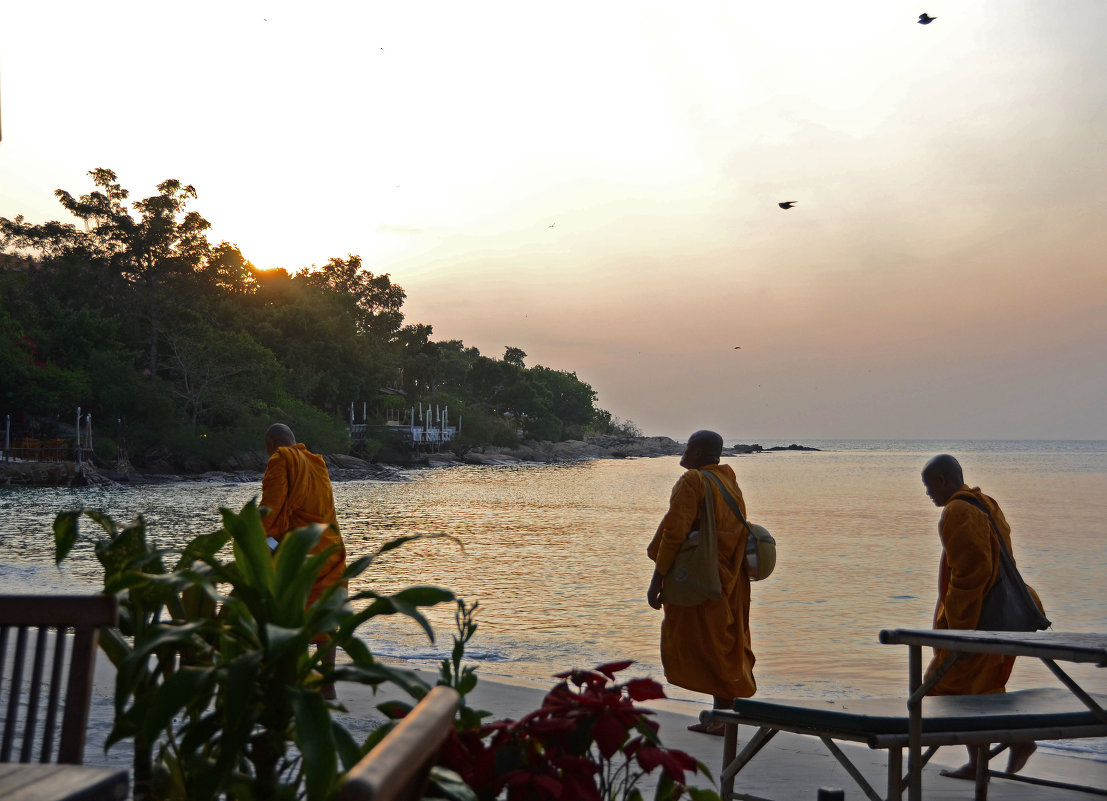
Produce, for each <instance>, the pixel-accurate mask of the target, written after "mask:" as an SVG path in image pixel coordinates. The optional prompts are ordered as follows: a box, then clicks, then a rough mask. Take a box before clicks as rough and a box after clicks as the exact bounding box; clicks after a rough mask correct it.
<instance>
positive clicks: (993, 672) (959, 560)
mask: <svg viewBox="0 0 1107 801" xmlns="http://www.w3.org/2000/svg"><path fill="white" fill-rule="evenodd" d="M965 496H971V497H973V498H975V499H976V500H977V501H979V502H981V503H983V504H984V505H985V506H986V507H987V508H988V509H989V510H990V511H991V513H992V519H994V520H995V521H996V528H998V529H999V532H1000V534H1002V535H1003V541H1004V544H1005V545H1006V546H1007V552H1008V553H1010V554H1011V559H1012V561H1013V560H1014V558H1015V555H1014V551H1013V550H1012V548H1011V526H1010V525H1008V523H1007V519H1006V518H1005V517H1004V516H1003V511H1002V510H1001V509H1000V508H999V504H997V503H996V502H995V500H993V499H992V498H990V497H988V496H987V495H985V494H984V493H982V492H981V491H980V488H979V487H972V488H970V487H968V486H965V485H962V487H961V489H959V490H957V492H955V493H954V494H953V497H952V498H951V499H950V500H949V502H948V503H947V504H946V506H945V509H943V511H942V518H941V520H940V522H939V523H938V536H939V537H941V540H942V559H941V562H940V563H939V567H938V605H937V607H936V608H935V610H934V628H936V629H975V628H976V626H977V622H978V621H979V620H980V608H981V605H982V604H983V603H984V597H985V596H986V595H987V594H988V590H990V589H991V588H992V585H993V584H994V583H995V580H996V575H997V574H998V573H999V559H1000V550H999V542H998V541H997V540H996V536H995V532H994V530H993V529H992V524H991V523H990V522H989V521H988V516H987V515H986V514H984V512H982V511H981V510H980V509H978V508H977V507H975V506H973V505H972V504H971V503H969V502H968V501H964V500H961V498H963V497H965ZM1030 592H1031V595H1033V596H1034V600H1035V602H1037V604H1038V606H1039V607H1041V605H1042V604H1041V601H1040V600H1039V599H1038V596H1037V594H1035V593H1034V591H1033V590H1031V591H1030ZM946 655H947V652H946V651H944V650H942V649H940V648H935V649H934V659H933V660H932V661H931V663H930V666H929V667H928V668H927V670H926V673H927V676H929V675H930V674H931V673H932V672H933V671H934V670H936V669H937V667H938V665H940V664H941V663H942V661H943V660H944V659H945V658H946ZM1014 666H1015V657H1013V656H1004V655H1003V654H975V655H972V656H963V657H961V659H960V660H958V661H957V663H956V664H954V666H953V667H952V668H950V670H949V672H948V673H946V674H945V675H944V676H943V677H942V678H941V680H940V681H939V682H938V684H937V685H936V686H935V687H934V689H933V690H931V695H980V694H985V693H1001V692H1004V691H1005V690H1006V685H1007V679H1009V678H1010V677H1011V670H1012V668H1013V667H1014Z"/></svg>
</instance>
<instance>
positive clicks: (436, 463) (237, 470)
mask: <svg viewBox="0 0 1107 801" xmlns="http://www.w3.org/2000/svg"><path fill="white" fill-rule="evenodd" d="M814 450H818V449H817V448H811V447H808V446H805V445H787V446H773V447H770V448H762V447H761V446H760V445H756V444H755V445H735V446H734V447H731V448H726V449H724V451H723V455H724V456H740V455H746V454H758V453H771V452H773V451H814ZM683 451H684V445H683V444H681V443H679V442H677V441H676V440H674V439H671V438H669V437H625V438H620V437H589V438H588V439H585V440H568V441H566V442H533V441H527V442H524V443H522V444H521V445H520V446H519V447H517V448H498V447H493V446H484V447H476V448H471V449H469V450H467V451H465V452H464V453H462V454H460V455H459V454H455V453H453V452H451V451H444V452H442V453H433V454H424V455H420V456H418V457H415V458H413V459H412V461H411V462H408V463H404V464H381V463H377V462H368V461H366V460H364V459H358V458H357V457H354V456H348V455H345V454H326V455H324V457H323V458H324V459H325V460H326V462H327V468H328V470H329V471H330V474H331V480H332V481H356V480H366V479H368V480H374V481H402V480H404V478H405V471H407V470H412V469H420V468H427V467H449V466H452V465H462V464H475V465H514V464H553V463H558V462H579V461H588V460H591V459H641V458H651V457H657V456H679V455H680V454H681V453H682V452H683ZM265 463H266V455H265V452H264V451H260V450H259V451H250V452H246V453H242V454H239V455H237V456H234V457H231V458H229V459H227V460H226V461H225V462H224V463H223V464H222V465H220V468H221V469H220V470H215V471H206V472H192V473H179V472H173V470H172V467H171V466H170V465H169V464H165V465H153V466H152V468H153V469H149V470H143V471H138V470H135V469H133V468H130V467H129V466H127V468H129V469H107V468H104V467H97V466H96V465H93V464H90V463H84V464H81V465H76V464H74V463H73V462H17V461H10V462H9V461H0V487H2V486H23V487H86V486H110V485H115V484H167V483H171V482H175V481H219V482H225V483H229V482H243V483H245V482H251V481H259V480H260V479H261V476H262V473H264V472H265Z"/></svg>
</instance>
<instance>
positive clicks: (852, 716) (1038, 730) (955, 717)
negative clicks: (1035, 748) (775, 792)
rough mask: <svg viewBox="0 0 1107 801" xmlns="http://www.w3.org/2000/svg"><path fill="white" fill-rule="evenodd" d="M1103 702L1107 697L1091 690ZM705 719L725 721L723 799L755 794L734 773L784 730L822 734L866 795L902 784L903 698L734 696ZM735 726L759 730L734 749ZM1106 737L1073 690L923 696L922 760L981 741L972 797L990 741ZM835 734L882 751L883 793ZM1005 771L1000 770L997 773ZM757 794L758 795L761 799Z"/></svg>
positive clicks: (893, 799)
mask: <svg viewBox="0 0 1107 801" xmlns="http://www.w3.org/2000/svg"><path fill="white" fill-rule="evenodd" d="M1093 698H1094V699H1095V700H1096V701H1097V702H1098V703H1099V704H1100V705H1101V706H1103V705H1105V704H1107V698H1104V697H1101V696H1093ZM700 720H702V721H703V722H704V723H724V724H726V732H725V735H724V738H723V770H722V773H721V775H720V778H719V783H720V786H721V790H722V792H721V793H720V795H721V796H722V797H723V798H724V799H753V798H757V797H756V796H751V795H748V794H745V793H742V792H735V790H734V783H735V777H736V776H737V774H738V773H739V771H741V770H742V769H743V768H744V767H746V765H747V764H748V763H749V762H750V760H752V759H753V758H754V756H756V755H757V753H758V752H759V751H760V750H761V749H762V748H763V747H764V746H765V745H766V744H767V743H768V742H769V741H770V740H771V739H772V738H773V737H774V736H776V734H777V732H781V731H787V732H795V733H797V734H806V735H811V736H814V737H818V738H819V739H820V740H822V742H823V744H824V745H825V746H826V748H827V750H828V751H830V753H831V754H833V755H834V757H835V759H837V760H838V761H839V763H841V765H842V766H843V767H844V768H845V769H846V772H848V773H849V775H850V776H851V777H852V778H853V779H854V781H855V782H857V785H858V787H860V789H861V790H862V792H863V793H864V794H865V796H866V797H867V798H869V799H871V801H884V799H887V800H888V801H898V799H900V798H902V793H903V790H904V788H905V787H906V786H907V777H905V776H903V775H902V772H903V749H904V748H906V747H907V744H908V737H909V732H908V715H907V707H906V704H905V703H904V701H903V700H902V699H897V698H866V699H857V700H849V701H840V702H835V703H827V702H815V701H811V700H793V701H785V700H779V701H755V700H753V699H748V698H740V699H737V700H736V701H735V702H734V708H733V710H730V709H721V710H720V709H715V710H708V711H704V712H701V713H700ZM739 725H743V726H753V727H755V728H756V729H757V730H758V731H757V733H756V734H754V735H753V737H752V738H751V739H750V741H749V742H748V743H747V744H746V746H745V748H743V749H742V751H741V753H737V740H738V735H737V729H738V726H739ZM1104 736H1107V723H1105V722H1104V721H1102V720H1099V719H1098V717H1097V716H1096V714H1095V713H1094V712H1092V711H1091V710H1089V709H1076V708H1075V706H1074V699H1073V696H1072V694H1071V693H1069V692H1067V691H1066V690H1061V689H1054V688H1040V689H1034V690H1020V691H1018V692H1010V693H996V694H992V695H957V696H952V695H947V696H938V697H930V696H928V697H926V698H925V699H923V717H922V745H923V746H924V747H926V748H927V749H928V750H927V752H926V753H925V754H924V755H923V759H922V764H923V765H925V764H926V763H927V761H929V759H930V757H931V756H933V754H934V753H935V752H936V751H937V749H938V748H939V747H940V746H943V745H958V744H960V745H968V746H974V747H977V746H978V747H979V751H978V754H980V756H982V757H983V760H984V762H983V765H982V770H983V775H982V776H981V777H980V779H979V780H978V783H977V788H976V796H975V797H976V798H977V799H978V801H983V799H985V798H986V797H987V776H988V773H987V761H986V760H987V759H988V757H989V756H990V754H989V752H988V748H987V745H988V744H989V743H1000V742H1004V743H1011V742H1028V741H1035V740H1056V739H1065V738H1077V737H1104ZM835 741H846V742H856V743H863V744H865V745H867V746H868V747H869V748H873V749H886V750H887V751H888V774H887V785H886V795H884V796H882V795H880V794H879V793H878V792H877V790H876V789H875V788H874V787H872V785H870V784H869V782H868V781H867V780H866V779H865V777H864V776H863V775H862V774H861V772H860V770H858V769H857V767H856V766H855V765H854V764H853V763H852V762H851V761H850V759H849V757H848V756H847V755H846V753H845V752H844V751H842V749H841V748H839V747H838V745H837V743H836V742H835ZM1001 775H1004V776H1005V777H1006V774H1001ZM1035 783H1045V784H1049V785H1050V786H1055V787H1063V788H1066V789H1073V790H1082V791H1085V792H1087V791H1088V790H1089V788H1084V787H1077V786H1074V785H1070V784H1063V783H1060V782H1044V781H1038V782H1035ZM762 801H763V800H762Z"/></svg>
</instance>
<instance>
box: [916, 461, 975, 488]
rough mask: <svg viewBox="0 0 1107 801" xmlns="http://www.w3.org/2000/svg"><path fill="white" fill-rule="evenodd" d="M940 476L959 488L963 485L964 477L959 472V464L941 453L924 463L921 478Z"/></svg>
mask: <svg viewBox="0 0 1107 801" xmlns="http://www.w3.org/2000/svg"><path fill="white" fill-rule="evenodd" d="M928 475H929V476H941V477H942V478H944V479H945V480H946V481H950V482H952V483H954V484H956V485H957V486H958V487H960V486H961V485H962V484H964V483H965V475H964V473H963V472H962V471H961V463H960V462H958V461H957V460H956V459H954V458H953V457H952V456H950V455H949V454H948V453H941V454H938V455H937V456H935V457H934V458H933V459H931V460H930V461H929V462H927V463H926V467H924V468H923V476H924V477H925V476H928Z"/></svg>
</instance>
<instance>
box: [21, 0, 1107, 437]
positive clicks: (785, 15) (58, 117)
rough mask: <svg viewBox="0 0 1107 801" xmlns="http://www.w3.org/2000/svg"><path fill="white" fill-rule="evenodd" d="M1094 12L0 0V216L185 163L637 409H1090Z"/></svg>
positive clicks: (1097, 129) (259, 212) (224, 234)
mask: <svg viewBox="0 0 1107 801" xmlns="http://www.w3.org/2000/svg"><path fill="white" fill-rule="evenodd" d="M922 11H926V12H928V13H929V14H931V15H933V16H936V17H937V20H936V21H935V22H933V23H932V24H930V25H928V26H922V25H919V24H917V23H916V20H917V19H918V15H919V13H920V12H922ZM1105 30H1107V2H1104V1H1103V0H1057V1H1056V2H1050V1H1049V0H1026V1H1025V2H1024V1H1023V0H994V1H984V0H981V2H971V0H960V2H941V3H929V2H927V3H919V2H916V3H906V2H901V1H900V0H872V1H871V2H864V1H861V0H851V1H850V2H844V3H838V4H828V3H825V2H804V1H803V0H789V2H786V3H783V2H759V3H753V2H739V0H729V1H728V2H713V3H708V2H681V3H673V2H664V3H660V2H656V3H655V2H641V1H640V0H635V1H634V2H617V3H616V2H610V3H604V2H596V0H590V2H579V3H577V2H561V3H556V4H549V3H543V4H539V3H526V2H518V0H513V1H512V2H502V3H487V2H472V3H457V2H422V3H416V2H406V3H405V2H349V3H344V2H343V3H338V2H334V3H327V2H321V3H316V4H311V3H303V2H296V3H279V2H225V1H223V2H217V3H216V2H189V3H161V2H157V3H154V2H148V0H145V1H144V2H134V3H130V2H127V3H124V2H112V0H104V2H99V3H88V2H80V3H76V2H73V3H64V2H60V3H55V2H16V1H15V0H0V104H2V105H0V107H2V113H3V117H2V123H3V141H2V142H0V216H6V217H13V216H15V215H16V214H24V215H25V216H26V217H27V218H28V219H29V220H31V221H35V222H41V221H45V220H48V219H64V218H65V212H64V210H63V209H62V208H61V206H60V205H59V204H58V203H57V201H56V199H55V198H54V197H53V190H54V189H56V188H59V187H61V188H65V189H67V190H69V191H70V192H72V193H73V194H75V195H76V194H79V193H84V192H87V191H89V189H90V188H91V182H90V181H89V179H88V178H87V177H86V173H87V172H88V171H89V170H91V169H93V168H96V167H108V168H111V169H113V170H115V171H116V172H117V173H118V175H119V179H120V181H121V183H122V184H123V185H124V186H125V187H126V188H128V189H130V190H131V193H132V198H135V199H137V198H141V197H147V196H149V195H151V194H154V193H155V191H156V185H157V184H158V183H159V182H160V181H162V180H164V179H166V178H179V179H181V180H182V181H183V182H185V183H191V184H193V185H194V186H195V187H196V189H197V191H198V193H199V198H198V200H196V201H194V202H193V204H192V205H191V207H190V208H192V209H195V210H196V211H199V212H200V213H201V214H203V215H204V216H205V217H206V218H207V219H208V220H210V221H211V223H212V231H211V238H212V240H213V241H215V242H218V241H221V240H228V241H231V242H235V243H237V244H238V245H239V246H240V247H241V248H242V251H243V253H244V254H245V255H246V257H247V258H248V259H250V260H251V261H253V262H254V263H255V264H257V265H258V266H262V267H270V266H282V267H286V268H289V269H298V268H301V267H305V266H309V265H311V264H322V263H324V262H326V261H327V260H328V259H329V258H331V257H333V256H342V257H344V256H346V255H347V254H350V253H356V254H360V255H361V256H362V258H363V260H364V263H365V264H366V266H367V267H369V268H370V269H372V270H373V271H374V272H376V273H390V274H391V276H392V278H393V280H394V281H396V282H397V283H399V284H400V285H401V286H403V287H404V289H405V290H406V291H407V293H408V300H407V303H406V304H405V311H406V314H407V319H408V321H411V322H422V323H429V324H431V325H433V327H434V336H435V338H436V339H462V340H464V341H465V343H466V344H468V345H475V346H477V347H479V348H480V349H481V352H482V353H484V354H486V355H490V356H497V357H498V356H501V355H502V354H503V350H504V347H505V346H507V345H512V346H516V347H520V348H522V349H523V350H525V351H526V352H527V354H528V358H527V364H528V365H535V364H543V365H546V366H548V367H553V368H557V369H564V370H572V371H575V372H576V373H577V375H578V376H580V377H581V378H582V379H583V380H585V381H588V382H589V383H590V384H591V385H592V386H593V387H594V388H595V389H596V390H597V391H598V393H599V402H600V405H602V406H603V407H604V408H606V409H609V410H610V411H612V412H613V413H614V414H616V415H618V416H620V417H622V418H629V419H631V420H633V421H635V422H636V423H637V424H638V425H639V426H640V427H641V428H642V429H643V430H644V431H645V432H646V433H653V434H668V435H671V436H676V437H685V436H687V434H688V433H690V432H691V431H692V430H694V429H696V428H701V427H709V428H715V429H717V430H718V431H719V432H720V433H722V434H723V435H724V436H726V437H727V438H736V439H743V440H758V441H760V440H773V439H784V440H789V441H802V440H803V439H804V438H833V437H874V438H884V437H888V438H900V437H903V438H938V439H943V438H978V439H1008V438H1012V439H1014V438H1072V439H1085V438H1089V439H1090V438H1095V439H1107V412H1105V403H1104V399H1105V398H1107V170H1105V167H1107V113H1105V108H1107V47H1104V46H1103V32H1104V31H1105ZM786 200H794V201H797V204H796V206H795V208H793V209H791V210H789V211H783V210H781V209H780V208H779V207H778V206H777V203H778V202H780V201H786ZM735 346H740V348H741V349H740V350H735Z"/></svg>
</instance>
